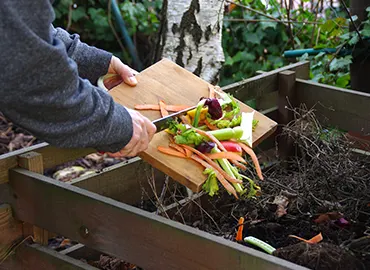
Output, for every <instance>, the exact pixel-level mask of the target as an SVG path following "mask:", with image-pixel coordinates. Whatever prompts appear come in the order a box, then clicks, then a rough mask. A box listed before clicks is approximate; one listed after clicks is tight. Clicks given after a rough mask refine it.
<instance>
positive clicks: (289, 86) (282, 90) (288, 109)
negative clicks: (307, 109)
mask: <svg viewBox="0 0 370 270" xmlns="http://www.w3.org/2000/svg"><path fill="white" fill-rule="evenodd" d="M295 84H296V73H295V72H294V71H291V70H286V71H283V72H280V73H279V90H278V92H279V98H278V112H279V124H281V125H287V124H289V123H290V122H291V121H293V119H294V115H293V111H292V108H295V107H296V106H297V93H296V86H295ZM279 132H281V130H279ZM278 142H279V155H280V157H281V158H282V159H285V158H287V157H288V156H290V155H291V154H293V140H292V139H291V138H289V137H288V136H279V138H278Z"/></svg>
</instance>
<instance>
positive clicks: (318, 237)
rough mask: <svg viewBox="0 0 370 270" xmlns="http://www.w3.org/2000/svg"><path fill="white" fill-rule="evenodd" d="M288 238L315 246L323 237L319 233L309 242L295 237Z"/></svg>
mask: <svg viewBox="0 0 370 270" xmlns="http://www.w3.org/2000/svg"><path fill="white" fill-rule="evenodd" d="M289 237H293V238H297V239H298V240H301V241H303V242H306V243H308V244H317V243H319V242H321V241H322V240H323V237H322V234H321V233H319V234H318V235H315V236H314V237H312V238H311V239H309V240H306V239H304V238H301V237H298V236H295V235H289Z"/></svg>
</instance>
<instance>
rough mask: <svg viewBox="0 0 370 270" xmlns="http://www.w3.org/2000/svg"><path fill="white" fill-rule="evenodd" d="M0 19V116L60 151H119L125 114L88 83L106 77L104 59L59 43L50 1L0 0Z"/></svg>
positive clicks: (74, 43) (125, 132)
mask: <svg viewBox="0 0 370 270" xmlns="http://www.w3.org/2000/svg"><path fill="white" fill-rule="evenodd" d="M0 18H1V20H0V33H1V35H2V38H1V42H0V59H1V65H0V111H1V112H3V113H4V115H5V116H6V117H8V118H9V119H11V120H12V121H13V122H14V123H15V124H16V125H18V126H20V127H23V128H24V129H27V130H28V131H30V132H31V133H33V134H34V135H35V136H37V137H38V138H39V139H42V140H45V141H46V142H49V143H50V144H53V145H56V146H59V147H68V148H70V147H94V148H95V149H97V150H101V151H111V152H115V151H118V150H120V149H121V148H123V147H124V146H125V145H126V144H127V143H128V142H129V140H130V139H131V136H132V131H133V129H132V120H131V117H130V115H129V113H128V111H127V110H126V109H125V108H124V107H123V106H121V105H119V104H116V103H115V102H114V101H113V99H112V98H111V96H110V95H109V94H108V93H106V92H105V91H104V90H102V89H100V88H98V87H95V86H93V85H92V84H91V82H90V81H89V80H92V81H94V80H96V78H97V77H98V76H99V75H100V74H101V73H102V72H103V73H104V72H106V70H107V61H106V56H107V54H104V53H103V54H101V51H100V50H97V49H94V48H88V47H87V46H86V45H84V44H82V43H80V41H78V40H77V39H76V36H75V37H70V40H69V41H68V40H67V41H66V40H64V41H62V40H61V38H60V34H55V32H53V30H52V27H51V25H52V22H53V20H54V13H53V9H52V6H51V4H50V1H49V0H33V1H28V0H18V1H13V0H2V1H0ZM63 35H64V34H63ZM66 44H67V46H66ZM68 44H69V45H68ZM84 48H85V49H86V51H85V50H84ZM102 55H103V56H102ZM77 64H78V65H77ZM79 72H80V73H81V76H79ZM84 78H85V79H84ZM87 79H89V80H87Z"/></svg>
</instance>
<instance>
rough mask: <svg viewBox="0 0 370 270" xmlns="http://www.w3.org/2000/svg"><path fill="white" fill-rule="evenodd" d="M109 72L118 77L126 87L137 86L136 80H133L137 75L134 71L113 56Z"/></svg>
mask: <svg viewBox="0 0 370 270" xmlns="http://www.w3.org/2000/svg"><path fill="white" fill-rule="evenodd" d="M109 71H110V72H111V73H116V74H118V75H120V76H121V77H122V79H123V81H124V82H125V83H126V84H128V85H130V86H135V85H137V79H136V78H135V75H137V74H139V73H138V72H137V71H136V70H134V69H132V68H130V67H129V66H127V65H125V64H123V63H122V61H121V60H120V59H119V58H117V57H115V56H113V57H112V60H111V64H110V67H109Z"/></svg>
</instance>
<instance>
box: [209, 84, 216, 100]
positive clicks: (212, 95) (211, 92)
mask: <svg viewBox="0 0 370 270" xmlns="http://www.w3.org/2000/svg"><path fill="white" fill-rule="evenodd" d="M208 89H209V98H215V97H216V95H215V89H214V88H213V85H212V86H210V85H208Z"/></svg>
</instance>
